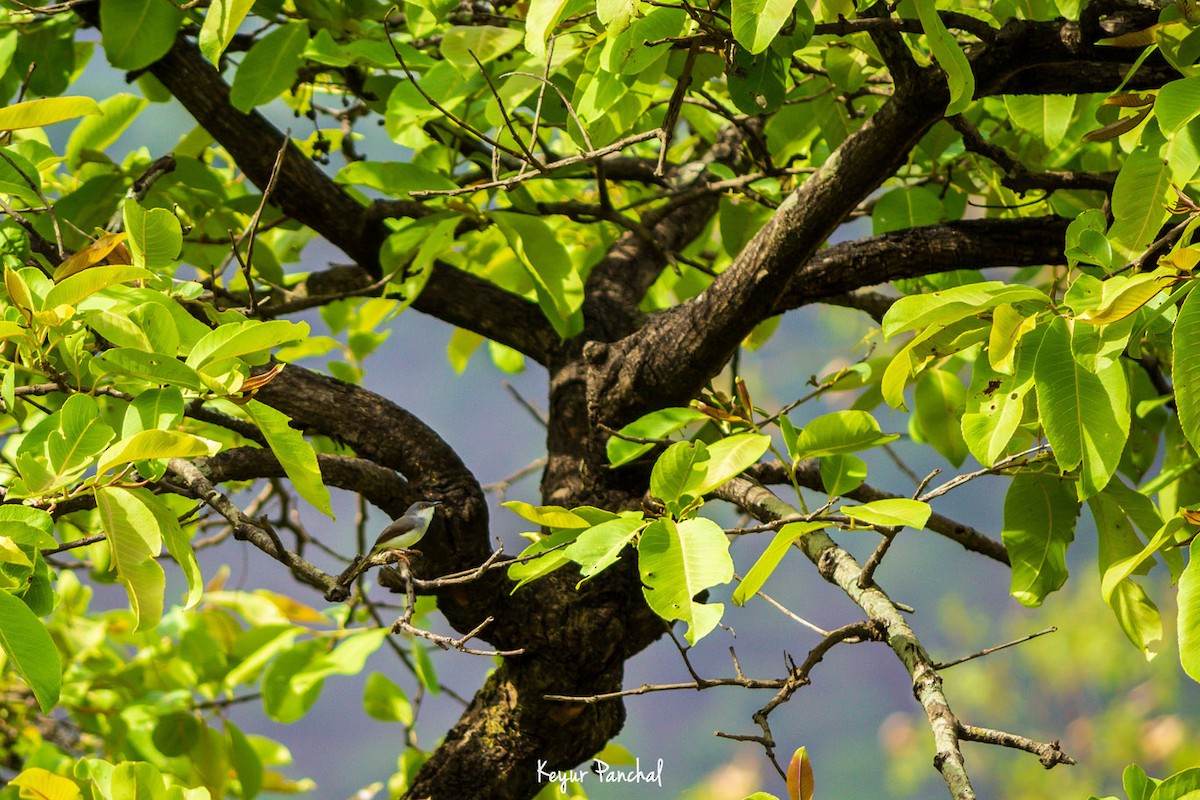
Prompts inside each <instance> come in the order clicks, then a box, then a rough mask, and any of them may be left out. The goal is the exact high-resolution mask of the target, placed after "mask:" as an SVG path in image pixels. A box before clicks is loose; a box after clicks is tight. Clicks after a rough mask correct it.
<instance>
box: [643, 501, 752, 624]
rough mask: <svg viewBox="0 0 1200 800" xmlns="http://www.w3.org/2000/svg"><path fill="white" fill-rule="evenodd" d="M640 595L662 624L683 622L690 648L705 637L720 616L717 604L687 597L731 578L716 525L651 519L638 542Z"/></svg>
mask: <svg viewBox="0 0 1200 800" xmlns="http://www.w3.org/2000/svg"><path fill="white" fill-rule="evenodd" d="M638 568H639V570H640V572H641V576H642V594H643V595H644V596H645V598H646V602H647V603H648V604H649V605H650V608H652V609H653V610H654V612H655V613H656V614H658V615H659V616H660V617H662V618H663V619H665V620H668V621H670V620H683V621H684V622H686V623H687V626H688V629H687V633H686V634H685V637H686V638H687V640H688V643H689V644H692V645H694V644H695V643H696V642H698V641H699V640H700V639H702V638H703V637H704V636H706V635H708V633H710V632H711V631H712V629H713V628H715V627H716V626H717V623H718V622H720V621H721V616H722V615H723V614H724V613H725V606H724V604H722V603H699V602H696V601H695V600H694V599H693V598H694V597H695V596H696V595H698V594H700V593H701V592H703V591H704V590H706V589H709V588H711V587H713V586H717V585H719V584H723V583H728V582H729V581H730V580H732V579H733V559H731V558H730V557H729V539H728V538H726V536H725V532H724V531H722V530H721V527H720V526H719V525H717V523H715V522H713V521H712V520H710V519H705V518H704V517H696V518H695V519H689V520H686V521H684V522H679V523H676V522H675V521H674V520H672V519H669V518H666V517H664V518H662V519H658V520H655V521H654V522H653V523H651V524H650V526H649V527H647V528H646V530H645V531H643V532H642V537H641V539H640V541H639V543H638Z"/></svg>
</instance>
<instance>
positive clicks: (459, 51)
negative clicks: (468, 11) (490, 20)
mask: <svg viewBox="0 0 1200 800" xmlns="http://www.w3.org/2000/svg"><path fill="white" fill-rule="evenodd" d="M524 38H525V35H524V34H523V33H522V32H521V30H520V28H502V27H499V26H496V25H452V26H451V27H450V28H449V29H448V30H447V31H446V33H445V34H444V35H443V36H442V46H441V51H442V57H443V58H445V59H446V60H447V61H449V62H450V63H451V64H453V65H454V66H456V67H458V69H459V70H460V71H461V72H462V73H463V74H464V75H469V74H473V73H478V71H479V67H478V66H477V64H476V60H475V59H479V63H480V64H486V63H488V62H489V61H494V60H496V59H497V58H499V57H500V56H502V55H504V54H505V53H508V52H510V51H511V50H512V49H513V48H514V47H516V46H517V45H519V44H520V43H521V41H522V40H523V39H524ZM472 56H474V58H472Z"/></svg>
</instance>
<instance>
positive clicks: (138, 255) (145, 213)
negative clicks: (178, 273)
mask: <svg viewBox="0 0 1200 800" xmlns="http://www.w3.org/2000/svg"><path fill="white" fill-rule="evenodd" d="M121 211H122V213H123V214H124V217H125V231H126V233H128V234H129V239H128V242H129V252H130V253H132V254H133V263H134V265H136V266H139V267H146V268H147V269H166V268H168V267H171V266H172V265H174V263H175V259H177V258H178V257H179V251H180V248H182V247H183V228H182V227H181V226H180V224H179V219H178V218H177V217H176V216H175V215H174V214H172V213H171V212H170V211H168V210H167V209H165V208H151V209H149V210H146V209H144V208H142V207H141V205H139V204H138V202H137V201H136V200H134V199H132V198H130V199H127V200H125V202H124V203H122V204H121Z"/></svg>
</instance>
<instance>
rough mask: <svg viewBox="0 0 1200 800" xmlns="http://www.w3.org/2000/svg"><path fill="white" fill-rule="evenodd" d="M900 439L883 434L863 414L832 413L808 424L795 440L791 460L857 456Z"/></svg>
mask: <svg viewBox="0 0 1200 800" xmlns="http://www.w3.org/2000/svg"><path fill="white" fill-rule="evenodd" d="M899 438H900V434H898V433H884V432H883V431H882V430H880V428H879V422H878V421H876V419H875V417H873V416H871V414H869V413H868V412H866V411H854V410H851V411H834V412H833V413H831V414H822V415H821V416H819V417H817V418H816V419H814V420H813V421H812V422H809V423H808V424H807V425H805V426H804V428H803V429H802V430H801V431H800V434H799V435H798V436H797V437H796V445H795V449H794V450H792V451H791V452H790V455H791V456H792V458H798V459H804V458H817V457H819V456H828V455H834V454H835V453H857V452H859V451H862V450H869V449H870V448H872V447H879V446H880V445H885V444H887V443H889V442H894V441H896V440H897V439H899Z"/></svg>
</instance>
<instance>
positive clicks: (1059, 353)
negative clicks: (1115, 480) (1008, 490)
mask: <svg viewBox="0 0 1200 800" xmlns="http://www.w3.org/2000/svg"><path fill="white" fill-rule="evenodd" d="M1034 382H1035V384H1036V385H1037V402H1038V411H1039V413H1040V414H1041V419H1042V425H1043V427H1044V428H1045V431H1046V438H1047V439H1049V440H1050V444H1051V446H1052V447H1053V448H1054V458H1055V460H1056V461H1057V462H1058V466H1059V468H1060V469H1062V470H1063V471H1070V470H1073V469H1075V468H1076V467H1082V468H1081V469H1080V473H1079V485H1078V492H1079V498H1080V499H1081V500H1086V499H1087V498H1089V497H1091V496H1092V495H1094V494H1095V493H1096V492H1099V491H1100V490H1101V489H1103V488H1104V486H1105V485H1106V484H1107V483H1108V481H1109V478H1111V477H1112V474H1113V472H1115V471H1116V469H1117V463H1118V462H1119V461H1120V460H1121V451H1122V450H1123V449H1124V447H1125V440H1126V439H1127V438H1128V436H1129V389H1128V386H1127V385H1126V382H1125V371H1124V369H1123V368H1122V366H1121V365H1120V364H1113V365H1111V366H1110V367H1108V368H1107V369H1104V370H1101V371H1100V373H1099V374H1095V373H1092V372H1089V371H1088V370H1086V369H1084V368H1083V367H1082V366H1080V364H1079V362H1077V361H1076V360H1075V358H1074V356H1072V354H1071V333H1070V331H1069V330H1068V328H1067V323H1066V321H1065V320H1063V319H1062V318H1061V317H1059V318H1056V319H1055V320H1054V322H1052V323H1051V324H1050V326H1049V327H1048V328H1047V329H1046V332H1045V334H1044V335H1043V337H1042V343H1041V347H1039V348H1038V354H1037V360H1036V362H1035V364H1034Z"/></svg>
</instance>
